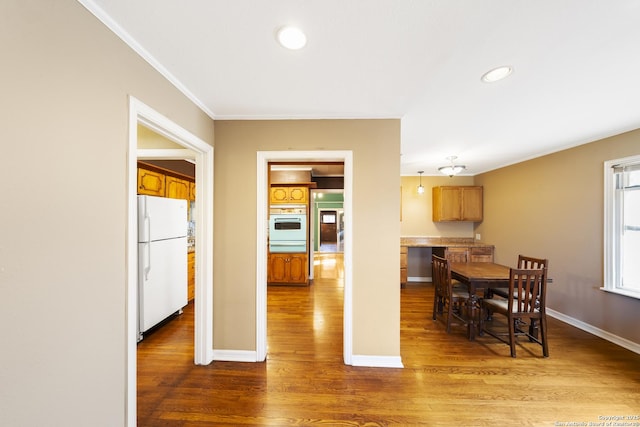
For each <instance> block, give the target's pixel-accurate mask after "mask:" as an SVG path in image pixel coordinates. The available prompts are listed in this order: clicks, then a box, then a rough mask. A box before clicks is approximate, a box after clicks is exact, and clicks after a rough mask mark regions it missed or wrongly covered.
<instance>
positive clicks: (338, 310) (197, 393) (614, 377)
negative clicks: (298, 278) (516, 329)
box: [138, 254, 640, 426]
mask: <svg viewBox="0 0 640 427" xmlns="http://www.w3.org/2000/svg"><path fill="white" fill-rule="evenodd" d="M341 256H342V254H323V255H322V256H321V257H320V258H321V259H320V261H322V262H319V263H318V265H316V266H315V267H316V269H315V273H314V275H315V282H314V284H313V285H312V286H310V287H285V286H270V287H269V288H268V302H267V303H268V360H267V362H265V363H234V362H213V363H212V364H211V365H209V366H194V365H193V306H192V305H190V306H189V307H188V308H187V309H186V310H185V312H184V314H183V315H181V316H179V317H177V318H175V319H173V320H172V321H171V322H169V323H167V324H166V325H165V326H164V327H162V328H160V329H158V330H157V331H155V332H154V333H152V334H148V335H147V336H146V337H145V339H144V340H143V341H142V342H141V343H140V344H139V345H138V425H139V426H225V425H229V426H240V425H259V426H287V425H296V426H314V425H327V426H399V425H424V426H498V425H500V426H557V425H561V424H560V423H576V424H573V425H589V423H593V424H591V425H598V424H596V423H599V422H603V421H604V420H603V419H602V418H601V417H607V416H625V417H626V416H629V417H633V416H636V417H637V416H638V415H640V355H638V354H635V353H633V352H631V351H628V350H626V349H623V348H621V347H618V346H616V345H614V344H611V343H609V342H607V341H604V340H602V339H600V338H597V337H595V336H593V335H590V334H588V333H586V332H583V331H581V330H579V329H576V328H574V327H572V326H569V325H567V324H564V323H562V322H560V321H557V320H555V319H552V318H550V319H549V347H550V357H549V358H546V359H545V358H542V357H541V354H542V351H541V348H540V346H539V345H537V344H531V343H528V342H522V344H521V345H519V346H518V349H517V351H518V357H517V358H516V359H513V358H511V357H510V356H509V346H507V345H505V344H503V343H500V342H499V341H497V340H496V339H495V338H492V337H488V336H483V337H479V338H478V339H477V340H476V341H474V342H469V341H468V340H467V339H466V334H465V330H464V327H455V326H454V327H452V333H451V334H447V333H446V332H445V327H444V324H443V322H442V321H441V320H437V321H435V322H434V321H433V320H431V309H432V303H433V288H432V287H431V285H430V284H426V283H424V284H411V283H409V284H408V285H407V286H406V288H404V289H402V290H401V296H402V303H401V307H402V313H401V315H402V318H401V327H402V331H401V355H402V361H403V363H404V366H405V368H404V369H382V368H360V367H351V366H345V365H344V364H343V363H342V294H343V288H342V280H341V279H342V271H341V269H340V268H338V267H339V266H340V265H341V262H340V261H339V260H338V261H336V257H338V258H340V257H341ZM609 421H611V420H609ZM623 421H626V422H631V423H633V422H635V423H640V419H638V418H635V419H631V420H620V422H623ZM579 423H584V424H579ZM565 425H570V424H565ZM602 425H604V424H602ZM611 425H613V424H611ZM619 425H623V424H619ZM629 425H634V424H629ZM635 425H640V424H635Z"/></svg>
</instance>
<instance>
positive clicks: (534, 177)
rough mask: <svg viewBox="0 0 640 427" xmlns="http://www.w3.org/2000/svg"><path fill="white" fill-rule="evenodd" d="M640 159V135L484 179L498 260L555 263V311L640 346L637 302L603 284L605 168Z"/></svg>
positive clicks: (486, 225) (485, 225) (489, 234)
mask: <svg viewBox="0 0 640 427" xmlns="http://www.w3.org/2000/svg"><path fill="white" fill-rule="evenodd" d="M637 154H640V130H636V131H633V132H628V133H625V134H622V135H618V136H614V137H611V138H607V139H603V140H601V141H597V142H593V143H591V144H586V145H582V146H579V147H576V148H573V149H569V150H565V151H561V152H558V153H555V154H551V155H548V156H544V157H540V158H537V159H533V160H530V161H527V162H523V163H519V164H516V165H513V166H510V167H506V168H502V169H498V170H495V171H492V172H488V173H485V174H482V175H478V176H476V184H477V185H483V186H484V212H485V214H484V218H485V219H484V221H483V222H482V223H480V224H479V225H478V227H477V229H476V232H479V233H482V238H483V240H485V241H487V242H491V243H493V244H495V247H496V261H497V262H499V263H503V264H509V265H513V264H514V263H515V262H516V260H517V257H518V254H520V253H522V254H527V255H531V256H535V257H543V258H548V259H549V264H550V266H549V276H550V277H551V278H553V284H552V285H550V286H549V292H548V300H547V303H548V307H549V308H551V309H553V310H556V311H558V312H561V313H563V314H565V315H567V316H570V317H572V318H575V319H577V320H579V321H582V322H585V323H587V324H589V325H592V326H594V327H596V328H599V329H602V330H604V331H606V332H609V333H611V334H614V335H617V336H619V337H622V338H626V339H628V340H630V341H632V342H635V343H640V328H638V312H640V301H639V300H637V299H633V298H629V297H625V296H620V295H616V294H611V293H606V292H603V291H602V290H600V287H601V286H602V285H603V256H604V255H603V210H604V206H603V203H604V201H603V199H604V197H603V192H604V190H603V182H604V179H603V175H604V172H603V167H604V165H603V163H604V161H606V160H612V159H616V158H621V157H626V156H630V155H637Z"/></svg>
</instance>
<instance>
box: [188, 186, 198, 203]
mask: <svg viewBox="0 0 640 427" xmlns="http://www.w3.org/2000/svg"><path fill="white" fill-rule="evenodd" d="M189 200H191V201H194V200H196V183H195V182H190V183H189Z"/></svg>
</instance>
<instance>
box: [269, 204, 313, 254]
mask: <svg viewBox="0 0 640 427" xmlns="http://www.w3.org/2000/svg"><path fill="white" fill-rule="evenodd" d="M306 251H307V208H306V206H304V205H300V206H297V205H291V206H278V207H272V208H271V209H270V212H269V252H274V253H278V252H280V253H282V252H288V253H295V252H306Z"/></svg>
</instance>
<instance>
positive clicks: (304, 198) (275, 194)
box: [269, 186, 309, 204]
mask: <svg viewBox="0 0 640 427" xmlns="http://www.w3.org/2000/svg"><path fill="white" fill-rule="evenodd" d="M308 201H309V188H308V187H301V186H294V187H271V191H270V192H269V202H270V203H271V204H278V203H296V204H307V202H308Z"/></svg>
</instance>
